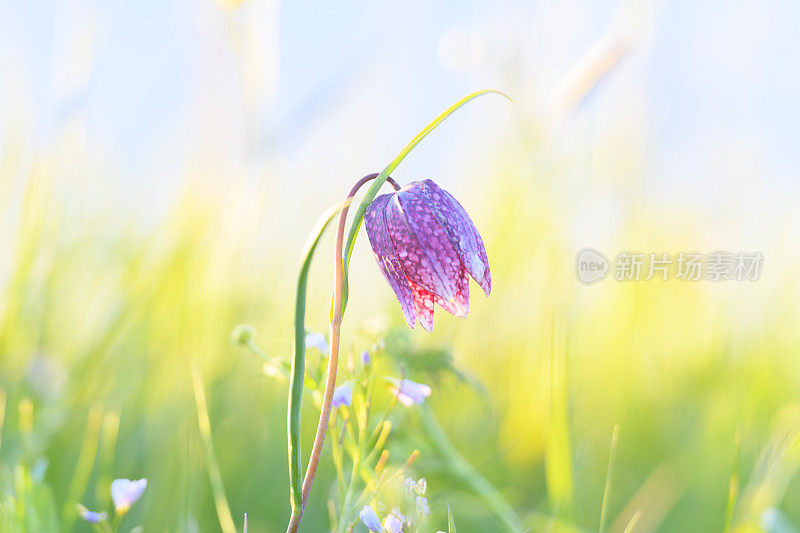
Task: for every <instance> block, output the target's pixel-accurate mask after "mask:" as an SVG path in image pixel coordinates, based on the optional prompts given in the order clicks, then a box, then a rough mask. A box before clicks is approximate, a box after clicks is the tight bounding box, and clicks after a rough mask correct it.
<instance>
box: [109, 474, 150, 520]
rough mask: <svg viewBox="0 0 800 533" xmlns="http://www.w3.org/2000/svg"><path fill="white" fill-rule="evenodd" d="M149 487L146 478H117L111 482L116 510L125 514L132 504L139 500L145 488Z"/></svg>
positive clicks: (112, 497)
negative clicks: (133, 479) (132, 479)
mask: <svg viewBox="0 0 800 533" xmlns="http://www.w3.org/2000/svg"><path fill="white" fill-rule="evenodd" d="M146 488H147V480H146V479H144V478H143V479H137V480H135V481H131V480H130V479H115V480H114V481H112V482H111V499H112V500H113V501H114V510H115V511H116V512H117V514H120V515H122V514H125V513H127V512H128V509H130V508H131V505H133V504H134V503H136V502H137V501H139V498H141V497H142V493H144V489H146Z"/></svg>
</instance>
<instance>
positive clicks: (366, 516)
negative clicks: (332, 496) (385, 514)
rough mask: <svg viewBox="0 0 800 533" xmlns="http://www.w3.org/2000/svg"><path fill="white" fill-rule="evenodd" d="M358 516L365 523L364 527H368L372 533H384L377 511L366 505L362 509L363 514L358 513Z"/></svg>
mask: <svg viewBox="0 0 800 533" xmlns="http://www.w3.org/2000/svg"><path fill="white" fill-rule="evenodd" d="M358 516H359V518H361V521H362V522H364V525H365V526H367V529H369V530H370V531H372V533H383V532H384V529H383V526H382V525H381V521H380V519H379V518H378V515H377V514H375V511H374V510H373V509H372V507H370V506H369V505H365V506H364V508H363V509H361V512H360V513H358Z"/></svg>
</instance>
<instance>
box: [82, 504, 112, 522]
mask: <svg viewBox="0 0 800 533" xmlns="http://www.w3.org/2000/svg"><path fill="white" fill-rule="evenodd" d="M78 514H79V515H81V518H83V519H84V520H86V521H87V522H89V523H90V524H99V523H100V522H105V521H106V519H108V514H107V513H106V512H105V511H101V512H99V513H98V512H95V511H90V510H89V509H87V508H86V507H84V506H83V505H78Z"/></svg>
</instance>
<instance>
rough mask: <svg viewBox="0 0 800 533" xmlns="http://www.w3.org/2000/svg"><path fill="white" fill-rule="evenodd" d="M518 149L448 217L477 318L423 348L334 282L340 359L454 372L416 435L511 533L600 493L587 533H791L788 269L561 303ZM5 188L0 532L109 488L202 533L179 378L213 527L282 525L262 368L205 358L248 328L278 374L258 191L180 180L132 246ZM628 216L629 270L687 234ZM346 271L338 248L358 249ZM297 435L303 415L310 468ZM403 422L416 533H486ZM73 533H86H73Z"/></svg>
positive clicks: (281, 493)
mask: <svg viewBox="0 0 800 533" xmlns="http://www.w3.org/2000/svg"><path fill="white" fill-rule="evenodd" d="M519 148H520V150H519V152H514V148H509V149H507V150H505V151H504V150H500V151H499V153H498V154H496V156H495V160H494V162H495V169H494V171H493V172H494V173H495V175H496V176H504V177H503V178H497V179H495V180H493V181H491V186H489V185H488V184H480V183H479V182H478V181H477V180H473V181H470V182H469V183H470V185H469V187H468V188H467V189H468V193H469V194H468V196H467V198H468V199H474V198H481V201H480V202H479V203H476V202H474V201H473V202H472V206H474V207H476V209H471V212H472V213H473V217H474V218H475V220H476V222H477V224H478V226H479V228H481V230H482V232H483V234H484V240H485V241H486V243H487V247H488V250H489V256H490V261H491V264H492V269H493V278H494V280H495V286H494V292H493V294H492V296H491V297H490V298H489V299H483V298H482V297H481V296H480V295H479V294H478V293H477V291H473V293H474V294H473V298H474V300H473V305H472V309H471V313H470V316H469V318H468V322H461V321H459V320H457V319H454V318H452V317H449V316H446V315H445V314H444V313H442V312H441V311H440V312H437V317H436V330H435V332H434V333H433V334H432V335H426V334H424V332H421V331H415V332H413V334H411V335H410V336H409V334H407V333H405V332H403V330H402V326H401V323H400V313H399V310H398V309H397V305H396V303H394V302H393V301H392V298H391V295H390V291H389V290H388V288H386V287H384V286H383V285H382V282H381V280H379V274H377V269H373V270H374V271H375V272H374V273H372V274H370V276H372V277H370V278H367V279H363V277H359V276H356V279H358V280H359V281H360V282H362V283H363V286H364V288H362V289H359V287H358V285H355V284H354V286H353V301H352V302H351V306H350V307H351V309H350V315H349V316H348V318H347V319H346V322H347V324H346V328H345V345H346V346H353V347H354V349H356V350H358V349H361V348H364V347H366V346H367V343H368V342H369V340H367V339H366V338H365V336H364V335H363V333H360V331H361V329H360V328H361V324H362V321H363V319H365V318H367V317H369V316H371V315H374V314H377V313H380V312H385V313H387V315H388V316H389V317H391V323H392V324H393V326H394V328H395V329H392V330H391V332H392V333H390V335H389V337H388V339H387V343H388V344H389V346H388V348H387V349H388V350H389V351H393V352H394V356H395V357H397V358H401V359H402V358H403V357H411V356H409V355H408V353H409V352H411V353H412V354H417V355H415V356H414V357H418V358H419V357H433V356H435V354H437V353H439V354H445V357H449V356H448V355H447V354H449V353H452V354H453V356H454V358H455V364H456V365H457V366H458V367H459V368H460V369H461V371H462V373H463V374H464V375H465V376H468V377H469V379H468V380H459V379H456V378H454V377H452V376H449V375H447V374H445V375H442V376H441V377H439V378H435V377H432V378H431V379H435V381H434V382H433V383H432V385H433V386H434V394H433V396H432V398H431V404H432V406H433V409H434V411H435V412H436V413H437V415H438V418H439V419H440V420H441V421H442V423H443V426H444V429H445V431H446V432H447V433H448V435H449V436H450V438H451V440H452V441H453V443H454V444H455V446H456V447H457V448H458V450H459V452H460V453H461V454H463V455H464V456H465V457H466V458H467V459H468V460H470V461H471V462H472V463H473V464H474V465H475V466H476V467H477V469H478V470H479V471H480V472H481V473H482V474H483V475H485V476H486V477H487V478H488V479H489V480H490V481H491V482H492V483H493V484H494V485H495V486H496V487H497V488H498V489H499V490H500V491H501V493H502V494H503V495H504V496H505V498H506V499H507V500H508V501H509V502H510V503H511V505H512V506H513V507H514V508H515V509H516V510H517V512H518V514H519V515H520V516H521V517H522V519H523V522H524V523H525V524H526V525H530V526H531V530H532V531H540V530H543V531H592V530H597V529H598V527H599V521H600V509H601V506H602V505H603V502H602V500H603V494H604V489H605V487H606V484H607V483H608V484H609V490H608V500H607V502H606V506H607V517H608V518H607V524H606V526H607V527H606V530H607V531H623V530H625V528H626V527H627V526H628V525H629V523H630V522H631V520H632V518H633V516H634V515H636V519H635V524H634V525H633V531H684V532H694V531H696V532H705V531H722V530H724V529H726V527H727V528H728V529H729V530H731V531H760V530H762V529H767V530H770V531H790V530H791V529H786V527H787V526H786V524H792V523H793V524H800V510H799V509H800V485H799V484H798V483H797V478H796V471H797V469H798V466H800V441H799V440H798V439H799V438H800V433H798V431H800V402H798V396H797V391H798V390H800V379H798V378H799V377H800V373H798V358H797V355H798V347H799V346H800V345H799V344H798V334H797V325H796V318H797V316H798V314H797V311H798V309H797V302H798V298H797V296H798V294H797V293H798V291H797V283H796V281H795V280H794V279H793V272H794V270H793V268H792V265H791V264H790V263H784V264H782V265H779V264H778V262H777V261H775V262H774V263H772V264H771V265H770V268H771V271H770V274H769V276H768V277H767V278H766V279H762V280H761V281H759V282H757V283H751V284H727V285H723V284H710V283H694V284H692V283H684V284H681V283H679V282H675V281H672V282H668V283H657V282H656V283H653V282H649V283H645V282H640V283H630V284H623V283H617V282H613V281H606V282H604V283H601V284H598V285H596V286H592V287H584V286H582V285H580V284H579V283H578V282H577V281H576V279H575V278H574V273H573V270H572V268H573V267H572V261H573V257H572V254H573V253H574V250H573V249H572V247H571V246H570V245H569V244H568V243H569V242H570V238H569V216H570V211H569V209H568V207H569V201H568V200H565V198H564V196H563V194H564V191H563V189H560V188H559V187H558V186H554V185H550V183H554V182H557V178H559V177H563V174H564V173H565V171H564V170H563V169H562V168H560V167H559V166H558V165H557V164H556V163H554V162H553V161H545V162H541V161H540V162H534V163H532V164H533V165H534V168H525V169H520V168H514V167H513V163H514V162H519V161H520V157H521V156H520V153H522V152H524V151H525V150H528V148H527V147H524V146H523V147H519ZM509 161H510V162H512V163H509ZM12 167H13V165H11V167H9V166H8V165H6V166H4V167H3V170H2V172H3V174H4V175H3V176H0V182H2V183H3V184H4V189H3V191H2V192H3V200H2V201H3V208H4V212H5V214H6V217H5V219H4V224H5V226H4V238H7V240H6V241H5V244H4V245H3V250H4V254H3V257H2V261H3V265H2V267H3V274H4V277H3V281H4V284H3V289H2V295H3V296H2V305H1V306H0V390H2V393H3V395H4V396H3V398H4V400H5V402H4V406H5V409H4V410H3V412H4V414H5V417H4V423H3V425H2V441H1V444H0V492H2V496H1V497H2V504H0V507H1V508H2V514H1V515H0V523H2V525H3V527H4V528H5V529H8V530H22V531H24V530H28V531H36V530H47V529H48V528H49V527H50V526H47V525H42V524H43V523H45V522H46V521H47V520H49V519H50V518H48V517H51V516H57V517H58V520H59V521H60V523H61V524H62V527H66V526H67V525H69V524H71V523H72V522H73V521H75V520H76V517H75V516H74V510H73V509H74V505H75V504H76V503H77V502H81V503H83V504H85V505H87V506H88V507H89V508H102V507H107V506H108V505H109V494H108V485H109V483H110V480H111V479H113V478H114V477H131V478H137V477H147V478H148V481H149V484H148V489H147V492H146V494H145V497H144V498H143V499H142V501H141V502H140V503H139V504H137V505H136V506H134V508H133V509H132V511H131V513H130V516H129V517H127V518H126V524H129V525H133V524H138V523H141V524H143V525H144V527H145V531H198V530H199V531H214V530H218V529H219V521H218V519H217V515H216V512H215V505H214V499H213V496H212V493H211V487H210V483H209V477H208V473H207V470H206V464H205V455H204V451H203V440H202V436H201V434H200V432H199V430H198V423H197V410H196V406H195V399H194V392H193V387H192V374H191V361H193V360H197V361H198V363H199V367H200V368H202V372H203V376H204V380H205V392H206V398H207V402H208V414H209V417H210V423H211V436H212V438H213V444H214V448H215V452H216V456H217V459H218V463H219V465H218V466H219V469H220V474H221V478H222V482H223V484H224V486H225V492H226V495H227V498H228V503H229V505H230V508H231V512H232V515H233V518H234V521H235V522H236V523H237V525H238V526H239V527H240V528H241V523H242V516H243V514H244V513H245V512H247V513H248V517H249V527H250V531H256V532H258V531H280V530H282V528H283V527H284V526H285V521H286V518H287V517H288V514H289V507H288V498H287V485H288V482H287V474H286V450H285V442H286V438H285V431H286V424H285V410H286V405H285V402H286V397H285V395H286V389H285V385H284V384H282V383H278V382H275V381H273V380H268V379H267V378H265V377H264V376H263V375H262V374H261V373H260V363H259V362H258V361H257V360H256V359H255V358H253V357H251V356H250V355H249V354H247V353H246V352H244V351H243V350H240V349H237V348H236V347H234V346H232V345H231V344H230V343H229V340H228V338H229V334H230V331H231V329H232V328H233V326H235V325H236V324H239V323H242V322H247V323H250V324H252V325H253V326H254V327H255V329H256V331H257V332H258V333H257V335H258V341H259V343H260V344H261V345H262V346H263V347H264V349H265V351H266V352H267V353H268V354H270V355H288V353H289V351H290V350H289V347H290V339H291V330H290V320H291V301H292V295H291V287H292V284H293V280H294V276H295V273H294V272H293V270H292V269H293V267H294V266H295V265H296V262H297V257H296V256H297V255H298V254H299V250H300V246H301V244H302V238H298V239H295V236H296V235H297V234H298V230H297V228H293V229H292V230H291V231H285V228H281V227H280V226H279V225H278V223H277V222H276V221H275V220H269V219H267V220H265V219H264V218H263V217H261V218H259V216H258V213H262V212H263V211H264V210H269V209H270V207H271V204H274V203H275V202H279V201H280V200H279V199H277V198H276V197H275V196H274V195H271V194H265V191H266V190H267V187H266V186H264V187H263V188H259V187H254V186H252V185H248V184H247V183H237V182H235V181H234V182H228V183H226V184H225V185H215V184H213V182H210V181H208V180H203V179H193V178H189V179H187V181H186V186H185V189H184V191H183V192H182V194H181V195H179V197H178V198H177V200H176V201H175V202H174V204H173V205H172V206H171V209H170V212H169V213H168V215H167V216H165V217H163V218H160V219H159V220H158V222H156V223H155V224H154V225H152V226H151V227H149V228H146V227H144V226H142V225H140V224H137V223H136V222H135V221H134V220H132V219H129V218H127V216H126V215H125V210H124V209H120V210H119V211H118V210H117V209H116V206H115V205H113V204H112V205H105V206H102V207H98V206H91V207H87V206H86V205H81V204H80V202H78V204H77V205H76V203H75V197H76V194H75V191H70V189H69V187H68V185H67V184H65V183H60V182H58V181H57V179H56V178H55V177H54V176H55V173H54V172H53V169H52V166H48V162H46V161H45V162H43V163H37V164H35V165H34V167H33V168H34V170H33V171H32V172H31V175H30V176H26V178H25V179H24V180H22V183H21V185H20V183H18V180H15V179H14V177H13V176H14V175H15V168H12ZM531 175H535V176H541V177H538V178H531V177H530V176H531ZM16 185H20V186H19V188H17V189H15V186H16ZM520 190H526V191H535V192H536V193H535V194H527V193H526V194H519V191H520ZM77 197H78V198H80V197H81V194H80V191H79V192H78V194H77ZM333 200H335V199H322V200H320V202H319V203H320V204H321V205H322V204H325V203H330V202H331V201H333ZM315 201H316V200H315ZM642 202H644V201H642ZM565 206H566V207H567V209H564V207H565ZM644 207H645V205H644V204H640V205H637V207H636V208H634V209H629V210H623V211H622V212H621V214H620V216H621V217H622V219H623V221H624V224H622V225H621V227H623V228H630V229H629V230H626V231H622V232H621V234H619V235H615V236H613V238H611V239H610V241H611V242H619V243H620V244H621V246H620V248H621V249H622V248H623V247H626V246H640V247H642V248H643V249H645V250H648V251H649V250H652V251H660V250H662V249H663V250H673V249H683V248H684V247H685V246H686V243H689V242H694V241H692V240H691V233H692V227H693V226H692V224H695V223H697V220H683V221H678V223H677V224H676V225H674V226H673V227H671V228H669V229H668V230H665V228H664V227H663V226H662V225H659V224H655V223H653V220H654V218H652V217H650V216H645V215H644V214H643V211H644ZM665 216H668V214H665ZM254 220H258V221H260V223H254V222H253V221H254ZM361 239H363V236H362V237H361ZM295 240H297V242H294V241H295ZM365 247H366V242H365V241H364V240H360V241H359V244H358V246H357V248H362V249H363V248H365ZM328 250H329V248H328V247H326V248H325V250H323V251H322V252H321V253H320V257H321V258H322V259H318V260H317V265H315V268H314V271H313V272H312V281H311V283H312V291H311V294H310V304H311V309H312V311H311V312H310V313H309V317H310V321H311V324H310V325H311V326H317V328H318V329H320V330H323V329H324V327H325V319H326V314H327V306H328V305H329V299H328V298H329V293H328V291H329V288H328V287H327V286H326V284H327V283H328V282H329V278H330V276H329V274H328V272H327V267H328V265H327V262H328V261H327V260H326V259H325V258H326V257H327V256H328V255H329V254H328V253H327V251H328ZM355 260H356V261H362V262H363V263H364V265H362V266H360V267H358V268H359V269H360V270H359V272H362V271H363V272H368V270H367V269H368V268H371V267H372V266H373V265H372V263H370V261H371V258H370V257H369V254H368V253H366V252H364V251H361V252H360V253H359V254H357V257H356V259H355ZM372 287H375V288H376V289H375V291H373V290H371V289H372ZM377 291H380V292H377ZM375 294H380V297H375ZM353 308H356V310H355V311H353ZM404 354H405V355H404ZM419 354H427V355H419ZM412 362H413V358H412ZM406 363H407V364H410V365H411V366H412V367H413V364H411V363H409V362H408V361H406ZM414 364H416V365H417V366H419V367H420V368H424V366H425V361H424V360H419V359H417V360H415V362H414ZM469 383H477V384H478V386H470V385H469ZM307 403H308V402H307ZM315 417H316V413H315V412H314V411H313V409H312V408H311V407H309V406H308V405H307V406H306V410H305V412H304V432H305V435H306V436H305V441H304V442H306V443H309V445H310V442H311V436H312V434H313V429H314V425H315ZM419 422H420V421H419V419H418V417H416V415H415V414H414V413H413V412H412V413H407V414H404V415H403V416H402V419H401V420H399V421H398V425H399V426H400V427H401V428H403V431H401V432H400V433H399V434H398V436H397V438H396V439H395V440H394V442H393V444H392V446H394V447H395V449H396V450H397V453H396V454H394V456H396V457H401V456H403V453H406V455H407V452H408V450H411V449H414V448H420V449H421V450H422V455H421V457H420V459H419V460H418V462H417V463H416V469H417V473H418V475H420V476H426V477H428V483H429V486H430V487H431V493H432V496H431V503H432V509H433V511H434V520H433V522H432V523H431V525H432V526H438V527H441V528H444V527H445V524H446V520H447V511H446V509H447V504H449V505H450V506H451V508H452V510H453V514H454V516H455V518H456V522H457V524H458V527H459V530H460V531H466V532H470V531H493V530H496V529H497V528H498V527H499V526H498V525H497V523H496V522H494V519H493V518H492V516H491V513H490V512H489V511H488V510H487V509H486V508H485V506H484V505H483V504H482V502H481V501H480V500H479V499H477V498H476V496H475V495H474V494H473V493H472V492H471V491H470V490H469V489H468V488H467V487H466V486H465V485H464V483H463V480H462V479H459V478H458V476H455V475H453V472H451V471H448V469H447V467H446V465H445V464H443V463H442V461H441V458H440V457H437V455H436V450H435V448H434V447H432V446H431V445H430V444H429V443H428V442H427V440H426V437H425V434H424V431H423V430H422V426H421V425H420V423H419ZM616 424H619V426H620V429H619V439H618V445H617V449H616V450H615V459H614V468H613V471H612V478H611V479H609V480H607V479H606V474H607V472H608V468H607V466H608V460H609V451H610V442H611V434H612V429H613V427H614V426H615V425H616ZM737 433H738V434H740V435H741V442H740V443H739V444H738V445H737V440H736V435H737ZM45 467H46V468H45ZM732 478H733V479H734V481H733V482H732ZM332 481H333V474H332V469H331V464H330V457H329V455H327V454H326V455H324V458H323V467H322V468H321V471H320V475H319V479H318V481H317V483H318V485H317V488H316V489H315V492H314V494H313V497H312V500H311V503H310V504H309V510H308V511H307V512H306V516H305V518H304V524H303V530H304V531H323V530H325V529H326V528H327V513H326V511H325V498H326V493H327V487H329V486H330V484H331V483H332ZM731 487H733V490H732V488H731ZM731 494H732V495H733V497H730V496H729V495H731ZM729 500H730V501H732V502H733V506H732V507H730V505H729ZM729 507H730V509H729ZM729 514H730V516H731V518H730V521H729V523H728V524H727V525H726V517H727V516H728V515H729ZM21 516H22V517H23V518H20V517H21ZM37 520H38V522H36V521H37ZM32 521H33V522H32ZM14 523H23V524H27V526H25V527H22V528H17V527H15V526H13V525H12V524H14ZM771 524H777V525H771ZM26 527H27V529H26ZM781 527H783V529H781ZM794 527H797V526H794ZM75 529H76V530H78V531H83V530H86V527H85V525H84V524H81V523H78V522H75Z"/></svg>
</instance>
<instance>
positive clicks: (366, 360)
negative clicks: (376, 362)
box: [361, 350, 372, 366]
mask: <svg viewBox="0 0 800 533" xmlns="http://www.w3.org/2000/svg"><path fill="white" fill-rule="evenodd" d="M371 362H372V359H371V358H370V356H369V352H368V351H367V350H364V351H363V352H361V363H363V365H364V366H367V365H368V364H370V363H371Z"/></svg>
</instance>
